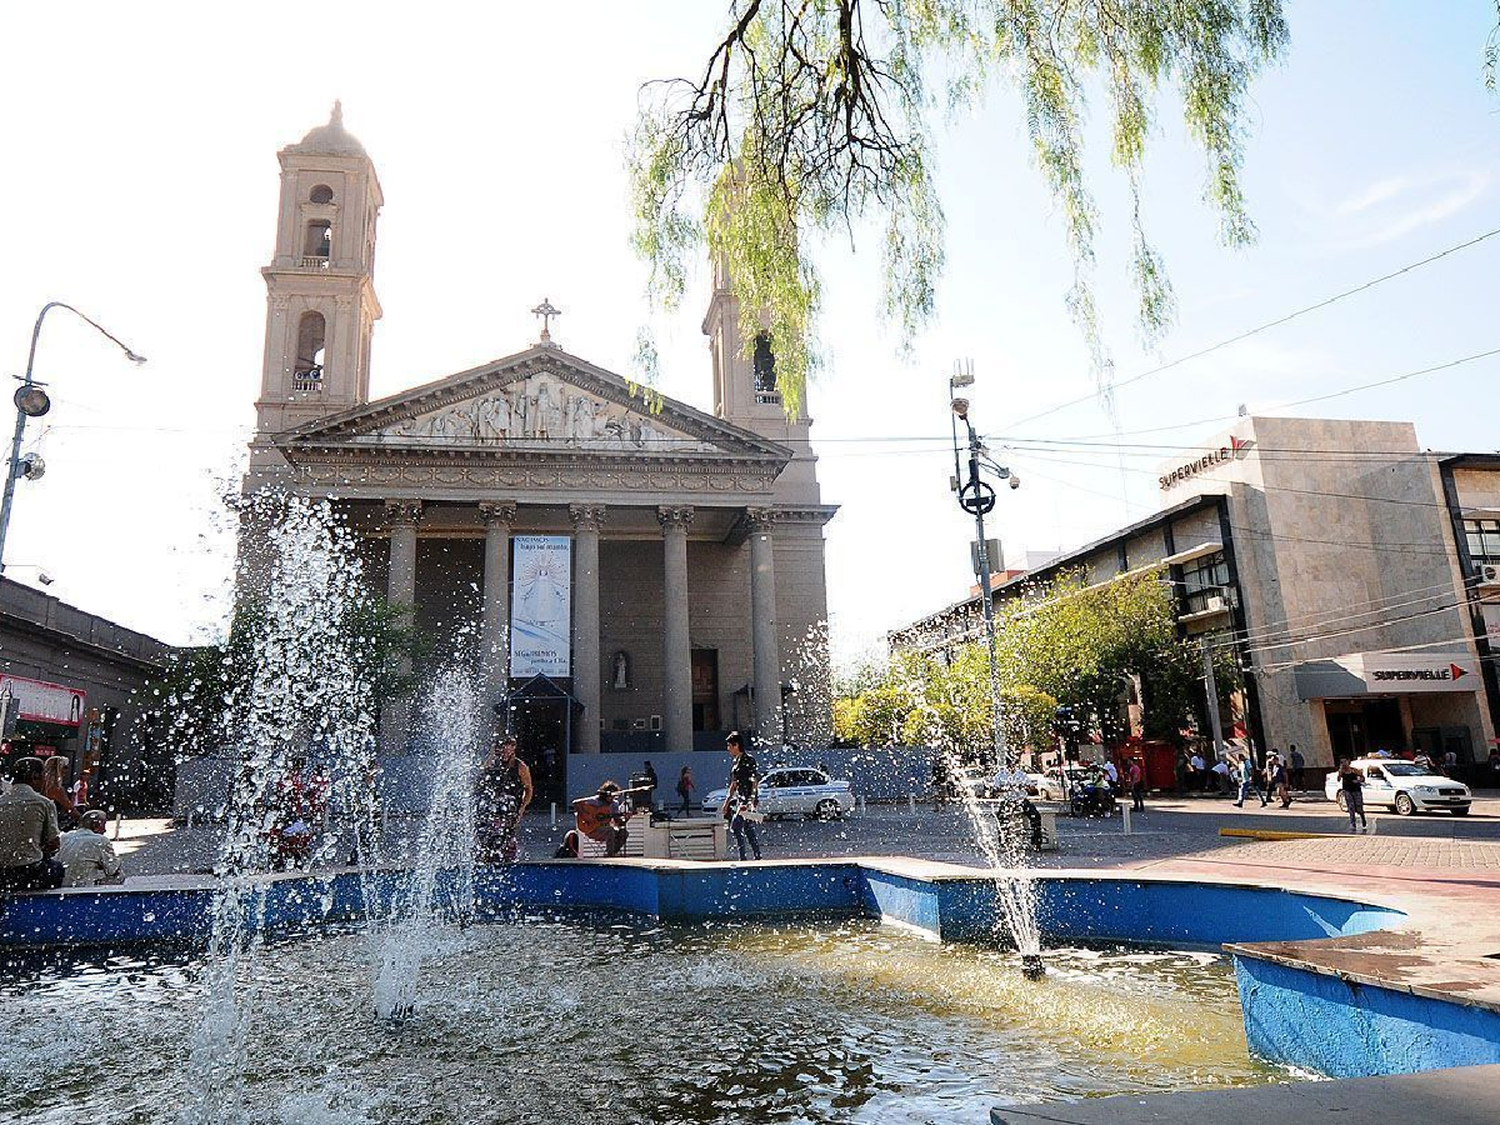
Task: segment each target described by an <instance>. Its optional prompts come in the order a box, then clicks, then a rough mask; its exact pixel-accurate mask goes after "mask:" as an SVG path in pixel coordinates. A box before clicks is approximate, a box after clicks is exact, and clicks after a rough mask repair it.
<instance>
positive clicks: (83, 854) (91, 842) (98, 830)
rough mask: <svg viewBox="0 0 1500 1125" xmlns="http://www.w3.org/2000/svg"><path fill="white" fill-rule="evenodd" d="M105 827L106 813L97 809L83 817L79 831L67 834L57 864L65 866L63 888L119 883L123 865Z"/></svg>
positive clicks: (58, 850) (76, 829) (77, 829)
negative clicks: (105, 832)
mask: <svg viewBox="0 0 1500 1125" xmlns="http://www.w3.org/2000/svg"><path fill="white" fill-rule="evenodd" d="M104 823H105V818H104V813H103V812H102V811H100V810H99V809H93V810H91V811H89V812H86V813H84V814H83V821H82V823H80V824H79V826H78V827H77V828H75V829H73V830H72V831H71V832H64V833H63V835H62V845H61V847H59V848H58V849H57V861H58V862H59V863H61V864H62V865H63V872H64V874H63V886H65V887H93V886H97V885H98V884H100V883H103V882H106V881H108V882H117V881H119V879H120V870H121V867H122V864H121V863H120V857H119V856H117V855H115V846H114V844H112V843H110V840H109V837H108V836H106V835H105V834H104Z"/></svg>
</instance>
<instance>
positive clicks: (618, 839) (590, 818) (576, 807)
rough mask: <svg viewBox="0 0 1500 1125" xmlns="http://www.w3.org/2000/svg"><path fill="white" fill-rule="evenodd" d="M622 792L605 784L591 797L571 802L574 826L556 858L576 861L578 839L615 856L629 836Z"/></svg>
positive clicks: (623, 793) (607, 782)
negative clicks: (595, 844) (593, 844)
mask: <svg viewBox="0 0 1500 1125" xmlns="http://www.w3.org/2000/svg"><path fill="white" fill-rule="evenodd" d="M625 792H626V791H625V790H623V789H621V788H620V786H619V785H618V784H617V783H616V782H613V781H606V782H604V783H603V784H602V785H600V786H599V790H598V792H597V793H595V794H594V795H593V796H592V797H580V798H578V800H576V801H574V802H573V818H574V820H575V822H576V823H577V825H578V827H577V828H575V829H574V830H573V831H571V832H569V833H568V834H567V835H566V836H564V837H563V842H562V847H560V848H558V849H557V854H556V857H555V858H557V859H565V858H567V857H569V856H571V857H572V858H574V859H577V858H578V841H579V837H580V836H587V837H588V838H589V839H590V840H594V841H597V842H598V843H601V844H603V845H604V854H605V855H606V856H612V855H619V854H620V852H621V850H623V849H624V847H625V840H626V838H627V837H628V836H629V835H630V832H629V830H628V829H627V828H626V827H625V822H626V821H627V820H628V819H629V818H630V810H629V809H628V808H627V807H626V805H625V802H624V801H623V800H622V798H623V796H624V795H625Z"/></svg>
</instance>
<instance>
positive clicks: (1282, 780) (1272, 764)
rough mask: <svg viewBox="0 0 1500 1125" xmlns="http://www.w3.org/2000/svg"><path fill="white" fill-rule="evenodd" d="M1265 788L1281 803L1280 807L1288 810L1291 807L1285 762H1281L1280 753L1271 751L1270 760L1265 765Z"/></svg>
mask: <svg viewBox="0 0 1500 1125" xmlns="http://www.w3.org/2000/svg"><path fill="white" fill-rule="evenodd" d="M1266 782H1267V786H1266V787H1267V788H1268V789H1269V790H1270V791H1271V792H1272V793H1274V794H1276V799H1277V800H1279V801H1280V802H1281V807H1282V808H1284V809H1289V808H1291V807H1292V794H1291V791H1290V790H1289V789H1288V788H1287V772H1286V762H1284V761H1282V758H1281V751H1280V750H1272V751H1271V759H1270V761H1268V762H1267V763H1266Z"/></svg>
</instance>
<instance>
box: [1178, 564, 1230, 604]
mask: <svg viewBox="0 0 1500 1125" xmlns="http://www.w3.org/2000/svg"><path fill="white" fill-rule="evenodd" d="M1180 589H1181V591H1182V604H1183V609H1184V610H1185V612H1187V613H1204V612H1206V611H1207V610H1209V609H1213V608H1222V606H1220V607H1215V606H1213V605H1211V604H1210V599H1213V598H1218V599H1220V600H1221V601H1222V602H1223V603H1224V604H1227V602H1228V595H1229V563H1228V561H1227V560H1226V559H1225V558H1224V552H1223V551H1215V552H1214V553H1213V554H1211V555H1204V556H1202V557H1201V558H1196V559H1194V560H1193V561H1192V562H1189V563H1185V564H1184V565H1183V567H1182V586H1181V587H1180Z"/></svg>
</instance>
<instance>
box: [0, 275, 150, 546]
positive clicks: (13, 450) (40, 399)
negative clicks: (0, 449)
mask: <svg viewBox="0 0 1500 1125" xmlns="http://www.w3.org/2000/svg"><path fill="white" fill-rule="evenodd" d="M53 309H67V310H68V311H69V312H70V313H72V314H73V315H74V316H76V317H78V318H79V319H80V320H82V321H83V322H84V323H86V324H88V325H89V326H91V327H92V328H93V329H94V330H95V331H97V332H98V333H99V334H100V335H101V336H103V337H104V338H105V339H107V340H109V341H110V342H111V343H113V344H115V345H116V346H118V347H119V349H120V350H121V351H122V352H124V353H125V358H126V359H128V360H130V362H131V363H145V362H146V357H145V356H143V355H137V354H136V353H135V352H133V351H131V350H130V348H129V347H127V346H126V345H125V343H124V341H122V340H121V339H120V338H119V337H118V336H115V335H114V334H113V333H112V332H110V331H109V330H108V329H107V328H105V327H104V326H103V325H102V324H100V323H99V322H98V321H96V320H94V319H92V318H91V317H87V316H85V315H84V314H83V313H81V312H79V311H78V310H77V309H75V308H74V307H73V306H72V305H69V304H65V303H64V302H62V301H48V302H47V303H46V304H45V305H43V306H42V311H41V312H39V313H37V314H36V324H35V325H33V326H32V329H31V351H30V352H28V353H27V355H26V374H25V375H24V376H18V377H17V378H18V379H19V380H20V383H21V385H20V386H19V387H17V388H16V393H15V396H14V400H13V401H14V402H15V404H16V429H15V433H14V435H13V436H12V437H11V441H10V460H9V461H7V462H6V467H5V497H4V500H3V501H0V574H4V573H5V536H6V533H7V532H8V531H9V530H10V509H11V504H12V503H13V502H14V500H15V494H16V480H17V478H19V477H25V478H26V479H27V480H36V479H37V478H38V477H40V476H41V475H42V472H43V471H44V469H45V466H44V465H43V463H42V459H41V458H40V457H37V456H35V455H34V454H28V455H27V456H26V457H22V456H21V438H22V437H23V436H25V433H26V419H28V418H40V417H41V416H42V415H44V414H46V413H47V411H49V410H51V409H52V400H51V398H49V397H48V395H47V392H46V391H44V390H43V389H42V387H43V385H44V384H41V383H38V382H37V381H36V379H35V378H34V377H33V375H32V370H33V368H34V367H35V366H36V344H37V340H38V338H39V337H40V336H41V334H42V322H43V321H45V320H46V319H47V314H48V313H49V312H51V311H52V310H53Z"/></svg>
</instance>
